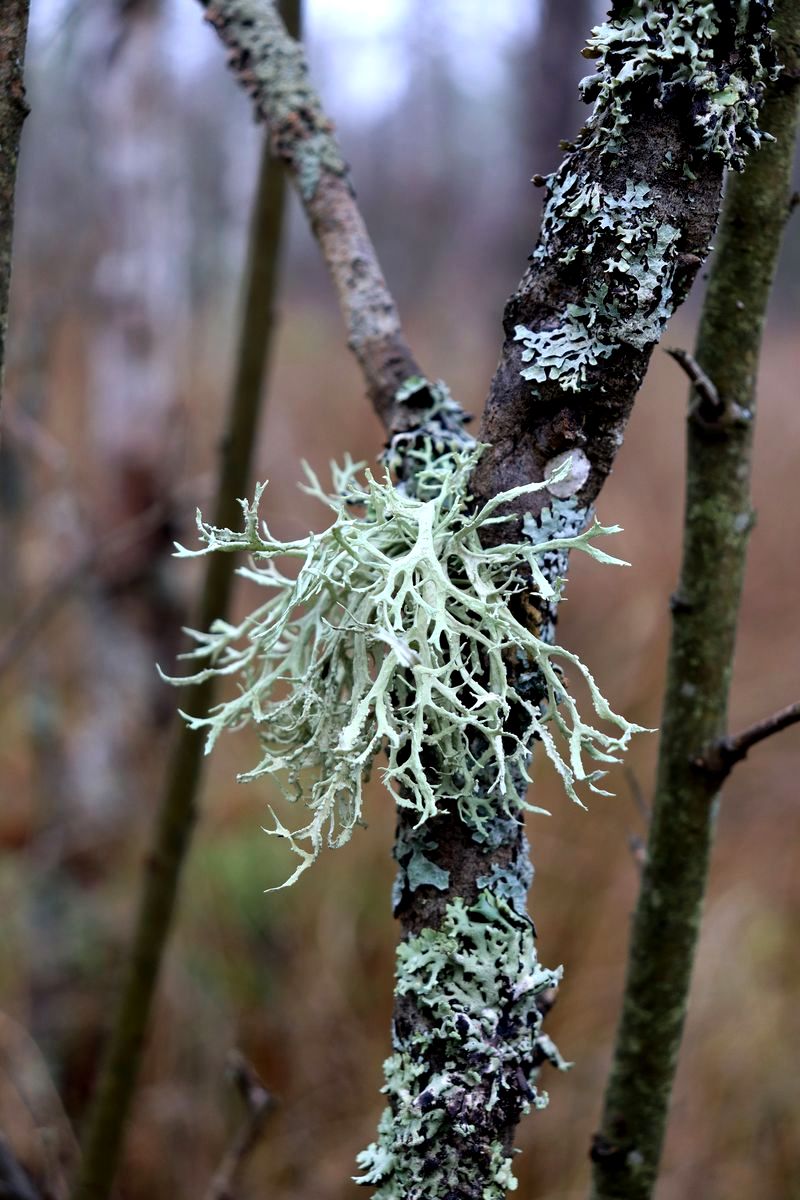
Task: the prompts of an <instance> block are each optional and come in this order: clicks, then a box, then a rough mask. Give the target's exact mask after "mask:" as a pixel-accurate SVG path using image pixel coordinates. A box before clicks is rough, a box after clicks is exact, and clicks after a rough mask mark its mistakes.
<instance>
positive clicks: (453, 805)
mask: <svg viewBox="0 0 800 1200" xmlns="http://www.w3.org/2000/svg"><path fill="white" fill-rule="evenodd" d="M440 449H442V448H441V447H440V448H436V447H434V446H433V445H432V444H431V442H430V439H429V438H423V439H422V441H421V442H420V443H419V444H416V443H415V444H414V446H413V452H414V453H415V454H416V455H417V456H418V457H417V459H416V462H415V469H414V472H413V486H411V484H410V483H407V484H406V485H405V486H402V487H397V486H395V484H394V482H393V479H392V477H391V475H390V474H389V473H388V471H385V470H384V472H383V473H382V474H381V475H380V476H378V477H376V476H375V475H373V474H372V472H371V471H369V470H364V471H363V473H362V469H361V467H360V466H358V465H356V464H353V463H352V462H350V461H349V460H348V461H347V462H346V463H345V465H344V466H343V467H336V466H334V467H333V485H334V486H333V491H332V492H331V493H326V492H325V491H323V489H322V487H321V485H320V483H319V482H318V480H317V478H316V477H315V476H314V475H313V473H312V472H310V471H308V478H309V483H308V485H307V486H306V488H305V490H306V491H308V492H309V493H310V494H311V495H313V496H315V497H317V499H319V500H321V501H322V503H323V504H324V505H326V506H327V508H328V509H329V510H330V511H331V512H332V513H333V515H334V520H333V523H332V524H331V525H330V526H329V527H328V528H327V529H326V530H324V531H323V532H322V533H319V534H309V536H308V537H306V538H301V539H298V540H296V541H289V542H284V541H281V540H280V539H278V538H276V537H274V536H273V534H272V533H271V532H270V530H269V528H268V526H267V525H266V523H264V524H263V526H262V525H261V523H260V520H259V505H260V502H261V498H262V495H263V490H264V487H263V485H262V486H259V487H258V489H257V490H256V495H255V499H254V500H253V501H252V503H250V502H246V501H242V511H243V514H244V526H243V528H242V529H241V530H240V531H238V532H234V531H231V530H229V529H218V528H215V527H214V526H212V525H209V524H206V523H205V522H204V521H203V520H202V518H201V516H200V514H198V530H199V534H200V540H201V542H203V543H204V545H203V547H202V549H200V550H194V551H193V550H187V549H185V548H183V547H181V546H179V547H178V554H179V555H182V556H192V555H196V554H208V553H216V552H229V553H230V552H245V553H248V554H250V556H251V565H249V566H247V567H243V568H241V569H240V572H239V573H240V574H241V575H242V576H243V577H245V578H247V579H249V580H251V581H253V582H255V583H256V584H258V585H260V586H261V587H264V588H265V589H266V590H267V591H268V592H269V593H270V596H269V599H267V601H266V602H265V603H264V604H263V605H261V606H259V607H258V608H257V609H256V610H255V612H253V613H251V614H250V615H249V616H247V617H246V618H245V619H244V620H243V621H242V622H240V623H238V624H231V623H229V622H224V621H218V622H216V623H215V624H214V626H213V627H212V629H211V630H210V632H205V631H200V632H196V633H194V635H193V636H194V638H195V640H196V641H197V643H198V645H197V647H196V649H195V650H193V651H192V652H191V653H190V654H189V655H187V656H186V657H188V658H190V659H192V660H194V661H195V662H196V663H198V664H199V665H200V670H199V671H198V672H197V674H195V675H193V676H192V677H191V679H192V680H193V681H195V682H199V681H200V680H202V679H205V678H207V677H208V676H209V675H217V676H222V677H227V676H230V677H233V678H235V679H236V680H237V683H238V693H237V694H236V695H235V696H233V697H232V698H230V699H227V700H224V701H223V702H222V703H220V704H218V705H217V706H216V707H215V708H214V709H213V710H212V711H211V713H209V715H208V716H204V717H187V718H186V719H187V720H188V721H189V723H190V725H191V726H192V728H197V729H206V730H207V731H208V737H207V743H206V746H207V750H210V749H211V748H212V747H213V745H214V743H215V741H216V739H217V738H218V737H219V735H220V734H221V733H222V732H223V731H224V730H228V729H238V728H241V727H242V726H244V725H251V726H253V727H255V729H256V730H257V731H258V734H259V737H260V742H261V759H260V761H259V762H258V763H257V764H256V766H255V767H253V768H252V769H251V770H250V771H247V772H245V773H244V774H242V775H240V776H239V778H240V779H242V780H252V779H257V778H260V777H263V776H271V777H274V778H275V779H276V780H277V781H278V783H279V784H280V786H281V788H282V790H283V792H284V795H285V796H286V797H287V798H288V799H289V800H290V801H298V800H300V801H304V802H305V803H306V804H307V805H308V808H309V809H310V812H311V816H310V819H309V820H308V821H307V823H305V824H304V825H302V827H301V828H299V829H296V830H294V831H290V830H288V829H287V828H286V827H285V826H284V824H283V823H282V821H281V820H280V819H279V818H278V817H277V816H276V815H275V813H274V812H272V816H273V820H274V828H273V829H270V830H269V831H268V832H270V833H272V834H274V835H276V836H279V837H281V838H285V839H286V840H287V841H288V844H289V846H290V847H291V849H292V850H293V851H294V853H295V854H296V855H298V857H299V858H300V865H299V866H298V867H297V869H296V871H295V872H294V874H293V875H292V876H291V878H290V880H288V881H287V882H292V881H293V880H294V879H296V878H297V876H298V875H299V874H300V873H301V872H302V871H303V870H305V869H306V868H307V867H308V866H309V865H310V863H311V862H312V861H313V860H314V859H315V858H316V857H317V855H318V854H319V851H320V848H321V846H322V845H323V842H324V841H326V840H327V843H328V844H329V845H330V846H339V845H341V844H342V843H343V842H345V841H347V840H348V839H349V837H350V835H351V833H352V830H353V828H354V826H355V825H356V824H358V823H359V822H360V821H361V819H362V788H363V779H364V777H365V776H366V775H367V773H368V772H369V769H370V767H371V765H372V763H373V761H374V759H375V758H376V756H377V755H378V754H379V752H380V751H384V752H385V755H386V765H385V766H384V767H382V768H381V773H382V776H383V782H384V784H385V786H386V787H387V789H388V790H389V791H390V792H391V793H392V795H393V796H394V798H395V800H396V802H397V804H398V805H399V806H400V807H402V808H405V809H409V810H411V811H412V812H413V814H414V815H415V817H416V823H417V825H422V824H424V823H425V822H426V821H428V820H430V819H431V818H433V817H435V816H437V815H439V814H441V813H442V812H445V811H455V812H457V813H458V815H459V816H460V818H461V820H462V821H464V822H465V823H466V824H468V825H469V827H470V828H471V829H472V830H473V831H474V835H475V837H476V838H477V839H479V840H480V839H482V838H488V837H489V836H490V834H491V830H492V828H493V823H495V822H496V820H497V818H498V817H506V818H512V819H514V820H518V819H519V816H520V812H521V807H522V806H523V804H524V800H523V798H522V796H524V782H525V781H526V780H527V778H528V768H529V764H530V760H531V751H532V746H533V743H534V741H535V740H538V741H541V743H542V745H543V746H544V749H545V751H546V753H547V755H548V756H549V758H550V759H551V761H552V762H553V764H554V765H555V767H556V769H557V771H558V772H559V774H560V776H561V778H562V780H563V785H564V788H565V791H566V792H567V794H568V795H569V796H570V797H571V798H572V799H573V800H575V801H577V802H578V803H580V802H581V801H580V799H579V797H578V794H577V791H576V784H577V783H578V782H579V781H585V783H586V784H587V785H588V787H589V788H590V789H592V790H594V791H597V792H601V794H605V793H602V789H601V788H600V786H599V780H600V778H601V776H602V773H603V772H602V771H598V770H594V769H587V762H586V760H587V759H589V760H594V762H595V763H609V762H615V761H617V757H618V755H619V753H620V752H621V751H622V750H624V748H625V747H626V746H627V743H628V740H629V738H630V736H631V734H632V733H633V732H634V731H636V730H637V729H638V726H635V725H633V724H631V723H630V722H628V721H627V720H625V718H623V717H621V716H619V715H618V714H617V713H615V712H614V711H612V709H611V708H610V706H609V705H608V703H607V701H606V700H605V699H604V697H603V696H602V694H601V693H600V691H599V689H598V687H597V685H596V684H595V682H594V680H593V678H592V676H591V674H590V672H589V671H588V669H587V668H586V667H585V666H584V665H583V663H581V661H580V660H579V659H578V658H577V656H576V655H575V654H573V653H572V652H570V651H569V650H567V649H565V648H564V647H562V646H558V645H551V644H548V643H547V642H545V641H544V640H542V639H541V638H538V637H537V636H535V634H534V633H533V632H531V630H529V629H527V628H526V627H525V625H524V624H522V623H521V621H520V620H518V619H517V616H515V612H514V607H515V606H514V604H513V603H512V602H513V600H514V597H515V596H516V595H517V594H518V593H520V592H523V591H524V592H526V593H528V592H530V591H531V590H532V592H533V593H534V594H536V595H538V596H539V597H540V598H541V600H542V601H543V602H550V603H553V602H555V601H557V599H558V596H559V595H560V590H561V584H560V582H559V581H558V580H556V581H555V582H553V581H552V580H551V579H549V578H548V577H547V575H546V573H545V572H544V571H543V569H542V566H541V563H542V561H543V557H544V556H548V555H553V554H557V553H559V552H561V551H566V550H570V549H574V550H580V551H583V552H584V553H586V554H589V555H591V556H592V557H593V558H595V559H597V560H599V561H601V562H606V563H609V562H610V563H617V562H619V560H617V559H614V558H612V557H610V556H609V555H607V554H605V553H604V552H603V551H601V550H600V549H599V548H598V547H597V546H596V545H595V541H596V539H597V538H598V537H600V536H602V535H605V534H608V533H611V532H613V531H614V528H613V527H612V528H605V527H603V526H601V525H600V524H599V523H597V522H596V521H595V522H594V524H592V525H590V526H589V527H588V528H586V529H582V530H575V531H574V532H572V533H571V534H570V535H569V536H566V537H565V536H563V535H559V534H558V533H557V532H556V533H555V535H554V536H553V537H551V538H549V539H547V540H544V541H542V540H541V538H540V536H539V534H537V535H536V539H537V540H536V541H535V543H534V542H533V541H531V540H529V539H528V538H525V539H523V540H522V541H520V542H513V543H507V544H502V545H498V546H491V547H485V546H484V545H483V544H482V542H481V532H482V531H483V530H484V529H486V528H487V527H488V526H491V525H495V524H497V523H498V522H502V521H504V520H505V519H506V518H504V517H502V516H500V515H499V512H498V510H500V509H501V506H503V505H504V504H506V503H507V502H508V501H509V500H512V499H514V498H516V497H519V496H524V495H528V494H531V493H533V492H536V491H539V490H541V489H543V488H546V487H547V486H548V481H544V482H542V483H531V484H526V485H524V486H521V487H518V488H514V489H512V490H511V491H508V492H503V493H500V494H499V495H497V496H495V497H494V498H493V499H492V500H490V501H488V502H487V503H485V504H484V505H483V506H482V507H480V508H478V509H477V510H476V509H475V507H474V506H473V504H472V502H471V497H470V490H469V480H470V476H471V474H472V471H473V469H474V467H475V464H476V462H477V460H478V457H479V455H480V453H481V449H482V448H481V447H480V446H478V445H476V444H474V443H469V444H466V445H463V446H462V445H458V444H452V443H451V445H450V449H449V450H448V449H444V450H443V452H439V450H440ZM568 468H569V464H568V463H566V464H565V467H564V470H565V471H566V470H567V469H568ZM553 478H555V477H551V482H552V479H553ZM554 503H556V501H555V500H554ZM562 503H563V502H562ZM292 559H296V560H298V562H299V564H300V570H299V574H298V575H297V576H296V577H294V576H291V575H289V574H285V573H284V572H283V570H281V567H280V566H279V565H278V564H279V563H280V562H281V560H292ZM513 653H516V654H518V655H519V656H521V658H522V659H524V661H525V662H526V664H527V666H528V670H529V673H530V672H535V673H536V687H535V688H533V689H528V688H526V687H525V686H523V684H524V680H523V681H522V683H519V680H521V679H522V674H519V675H518V676H517V677H515V675H514V673H512V672H509V671H508V670H507V661H506V660H507V656H508V655H509V654H513ZM564 668H567V669H572V670H574V671H575V672H576V673H578V674H579V675H581V676H582V677H583V679H584V680H585V683H586V684H587V685H588V690H589V693H590V696H591V700H592V703H593V706H594V709H595V712H596V714H597V717H599V719H600V722H601V723H603V725H604V726H605V728H599V727H597V726H595V725H593V724H592V723H590V722H588V721H587V720H586V719H585V718H584V716H583V715H582V713H581V712H580V711H579V708H578V705H577V703H576V701H575V700H574V698H573V697H572V696H571V695H570V692H569V689H568V687H567V685H566V683H565V680H564V677H563V670H564ZM173 682H181V683H183V682H186V680H180V681H177V680H174V681H173ZM521 793H522V795H521ZM417 865H420V864H417Z"/></svg>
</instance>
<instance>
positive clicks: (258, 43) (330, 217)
mask: <svg viewBox="0 0 800 1200" xmlns="http://www.w3.org/2000/svg"><path fill="white" fill-rule="evenodd" d="M200 3H201V4H202V5H203V7H204V8H205V10H206V16H207V19H208V20H209V21H210V22H211V24H212V25H213V26H214V28H215V29H216V31H217V33H218V34H219V36H220V37H221V39H222V41H223V42H224V43H225V45H226V46H227V47H228V48H229V50H230V65H231V69H232V70H233V73H234V75H235V76H236V78H237V79H238V80H239V82H240V83H241V84H242V86H243V87H244V88H245V90H246V91H247V92H248V93H249V94H250V96H251V97H252V99H253V105H254V108H255V111H256V114H257V115H258V116H259V117H260V118H261V119H262V120H264V121H265V122H266V124H267V128H268V130H269V136H270V142H271V146H272V153H273V155H274V156H275V157H276V158H278V159H280V160H281V161H283V162H284V163H285V164H286V167H287V169H288V171H289V174H290V176H291V178H292V181H293V182H294V184H295V186H296V188H297V192H298V194H299V196H300V200H301V202H302V204H303V208H304V209H305V212H306V215H307V217H308V220H309V223H310V225H311V229H312V231H313V233H314V235H315V237H316V239H317V241H318V242H319V246H320V250H321V251H322V255H323V258H324V259H325V263H326V265H327V267H328V270H329V271H330V274H331V278H332V279H333V283H334V285H335V287H336V291H337V294H338V297H339V303H340V306H341V309H342V313H343V316H344V319H345V323H346V326H347V331H348V338H349V345H350V349H351V350H352V351H353V353H354V354H355V356H356V358H357V359H358V362H359V364H360V366H361V369H362V372H363V374H364V379H365V382H366V385H367V392H368V394H369V397H370V400H371V401H372V403H373V405H374V407H375V409H376V411H377V413H378V415H379V416H380V418H381V420H382V421H383V422H384V424H385V425H386V427H387V429H389V430H391V431H396V430H398V429H403V428H407V427H409V426H411V425H414V424H415V423H416V421H417V420H418V416H416V415H415V414H414V412H411V411H409V409H408V408H407V407H406V406H403V405H398V404H397V402H396V393H397V390H398V388H399V387H400V386H401V384H403V383H404V382H405V380H406V379H408V378H409V377H410V376H412V375H419V374H420V370H419V367H418V366H417V364H416V363H415V361H414V358H413V356H412V354H411V351H410V349H409V348H408V345H407V344H406V340H405V337H404V336H403V331H402V329H401V327H400V318H399V316H398V314H397V309H396V307H395V303H394V300H393V299H392V296H391V293H390V292H389V289H388V288H387V286H386V281H385V280H384V278H383V272H382V271H381V267H380V263H379V262H378V257H377V254H376V253H375V247H374V246H373V244H372V242H371V240H370V237H369V233H368V232H367V228H366V226H365V224H364V220H363V218H362V216H361V213H360V211H359V208H358V205H357V203H356V200H355V196H354V193H353V187H352V184H351V181H350V175H349V171H348V167H347V163H346V162H345V160H344V158H343V156H342V152H341V150H340V148H339V144H338V142H337V140H336V137H335V135H334V131H333V125H332V123H331V121H330V120H329V119H328V117H326V115H325V113H324V111H323V109H322V105H321V103H320V99H319V96H318V95H317V93H316V91H315V89H314V87H313V85H312V83H311V82H310V80H309V77H308V66H307V63H306V57H305V51H304V50H303V48H302V46H300V45H299V44H298V43H297V42H295V41H294V40H293V39H292V38H291V37H290V35H289V34H288V33H287V31H286V27H285V25H284V23H283V21H282V20H281V17H280V15H279V13H278V12H277V11H276V7H275V4H274V3H272V2H271V0H200ZM417 399H418V401H420V400H421V399H422V397H421V395H420V396H418V397H417Z"/></svg>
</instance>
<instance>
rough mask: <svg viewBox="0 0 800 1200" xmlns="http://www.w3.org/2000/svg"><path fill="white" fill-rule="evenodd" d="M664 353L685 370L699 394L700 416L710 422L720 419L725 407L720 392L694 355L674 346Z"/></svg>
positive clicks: (666, 349) (667, 348)
mask: <svg viewBox="0 0 800 1200" xmlns="http://www.w3.org/2000/svg"><path fill="white" fill-rule="evenodd" d="M664 353H665V354H668V355H669V356H670V358H674V359H675V362H676V363H677V364H678V366H679V367H681V368H682V369H683V371H684V372H685V373H686V375H687V376H688V378H689V380H690V381H691V384H692V387H693V388H694V390H695V391H696V392H697V395H698V398H699V404H698V409H697V411H698V415H700V416H702V417H703V419H704V420H708V421H713V420H715V419H718V418H719V417H720V416H721V414H722V412H723V410H724V408H725V405H724V404H723V403H722V400H721V399H720V397H719V392H718V391H717V389H716V388H715V387H714V384H713V383H712V381H711V380H710V379H709V377H708V375H706V373H705V371H704V370H703V368H702V367H701V366H700V364H699V362H698V361H697V359H696V358H695V357H694V355H693V354H690V353H689V351H688V350H681V349H679V348H677V347H674V346H673V347H669V346H668V347H666V348H665V351H664Z"/></svg>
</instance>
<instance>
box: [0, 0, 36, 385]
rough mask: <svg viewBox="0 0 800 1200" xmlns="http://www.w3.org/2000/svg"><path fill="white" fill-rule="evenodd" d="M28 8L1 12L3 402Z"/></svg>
mask: <svg viewBox="0 0 800 1200" xmlns="http://www.w3.org/2000/svg"><path fill="white" fill-rule="evenodd" d="M28 8H29V3H28V0H3V12H2V14H0V403H2V398H3V373H4V371H5V346H6V328H7V325H8V295H9V290H10V285H11V249H12V242H13V236H14V192H15V189H16V183H17V159H18V157H19V143H20V138H21V136H22V124H23V121H24V120H25V117H26V116H27V115H28V105H27V103H26V101H25V84H24V82H23V66H24V63H25V41H26V38H27V33H28Z"/></svg>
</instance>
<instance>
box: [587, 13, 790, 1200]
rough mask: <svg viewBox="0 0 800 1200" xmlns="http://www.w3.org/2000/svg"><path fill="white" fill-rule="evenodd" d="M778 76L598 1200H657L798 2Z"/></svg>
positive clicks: (733, 317) (730, 200)
mask: <svg viewBox="0 0 800 1200" xmlns="http://www.w3.org/2000/svg"><path fill="white" fill-rule="evenodd" d="M775 25H776V41H777V45H778V51H779V57H780V59H781V61H782V62H783V63H784V69H783V73H782V75H781V77H780V78H779V79H778V80H777V81H776V82H774V83H773V84H772V85H771V87H770V91H769V93H768V99H767V101H766V103H765V105H764V110H763V114H762V125H763V127H764V129H766V130H767V131H769V132H770V133H772V134H773V135H774V136H775V137H776V139H777V141H776V142H775V143H774V144H768V145H766V146H764V147H763V148H762V149H761V150H760V152H759V153H758V155H756V156H754V157H753V159H752V161H750V162H749V163H748V166H747V169H746V171H745V173H744V174H743V175H741V176H734V177H733V178H731V180H730V182H729V186H728V193H727V196H726V201H725V208H724V213H723V219H722V224H721V228H720V230H719V234H718V237H717V252H716V258H715V261H714V265H713V268H712V271H711V277H710V280H709V285H708V293H707V296H706V300H705V304H704V308H703V315H702V319H701V323H700V331H699V334H698V340H697V355H696V357H697V362H698V363H699V365H700V367H701V368H702V370H703V371H704V372H705V373H706V375H707V376H708V378H709V379H710V380H711V382H712V384H713V386H714V388H715V389H716V392H717V395H718V399H719V403H718V404H717V405H716V406H715V405H714V403H713V398H712V397H711V396H710V395H708V394H705V395H703V394H701V393H700V392H699V391H697V390H693V391H692V394H691V396H690V404H689V417H688V421H687V454H688V457H687V478H686V509H685V520H684V549H683V564H682V567H681V576H680V583H679V585H678V589H677V591H676V593H675V595H674V596H673V599H672V617H673V627H672V642H671V646H670V653H669V664H668V678H667V688H666V694H665V698H664V712H663V718H662V723H661V729H662V732H661V743H660V750H659V762H658V778H657V783H656V794H655V802H654V807H653V815H652V824H651V828H650V836H649V841H648V849H647V861H646V865H645V869H644V874H643V878H642V886H641V892H640V895H639V902H638V905H637V909H636V914H635V917H634V923H633V932H632V937H631V947H630V952H629V958H628V974H627V980H626V984H625V994H624V1000H623V1008H622V1014H621V1020H620V1026H619V1031H618V1033H617V1042H616V1049H615V1052H614V1060H613V1064H612V1068H611V1075H610V1078H609V1082H608V1088H607V1091H606V1096H605V1105H604V1111H603V1119H602V1125H601V1129H600V1132H599V1133H598V1134H597V1135H596V1137H595V1140H594V1145H593V1149H592V1158H593V1160H594V1169H593V1186H592V1193H591V1194H592V1197H593V1198H594V1200H601V1198H602V1200H647V1198H648V1197H650V1196H652V1194H653V1189H654V1187H655V1182H656V1178H657V1172H658V1164H659V1157H660V1153H661V1147H662V1142H663V1139H664V1133H665V1129H666V1124H667V1114H668V1109H669V1100H670V1094H671V1091H672V1083H673V1079H674V1075H675V1068H676V1064H677V1059H678V1051H679V1047H680V1041H681V1035H682V1032H683V1025H684V1021H685V1017H686V1006H687V999H688V992H689V984H690V979H691V971H692V965H693V961H694V955H695V949H696V944H697V936H698V931H699V927H700V918H701V912H702V906H703V898H704V894H705V887H706V877H707V873H708V861H709V854H710V850H711V842H712V835H713V829H714V823H715V815H716V802H717V791H718V778H717V777H716V776H715V773H714V772H713V771H711V770H709V769H704V768H703V766H702V765H701V760H702V759H703V756H704V754H705V753H706V750H707V747H708V746H709V745H710V744H711V743H713V742H715V741H716V740H717V739H718V738H720V737H721V736H722V735H723V734H724V733H725V728H726V718H727V705H728V691H729V687H730V678H731V672H732V668H733V657H734V649H735V643H736V626H737V621H738V616H739V600H740V594H741V586H742V578H743V574H744V566H745V553H746V548H747V541H748V536H749V533H750V529H751V527H752V523H753V513H752V506H751V496H750V473H751V450H752V439H753V424H754V418H755V409H756V391H755V385H756V378H757V375H758V360H759V351H760V346H761V335H762V331H763V326H764V317H765V312H766V307H767V301H768V298H769V292H770V287H771V285H772V279H773V275H774V271H775V264H776V261H777V256H778V249H779V246H780V240H781V235H782V233H783V229H784V225H785V222H786V218H787V215H788V202H789V186H790V177H791V166H792V156H793V150H794V142H795V135H796V129H797V116H798V103H800V4H798V3H797V0H783V3H780V4H779V5H778V9H777V14H776V19H775Z"/></svg>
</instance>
